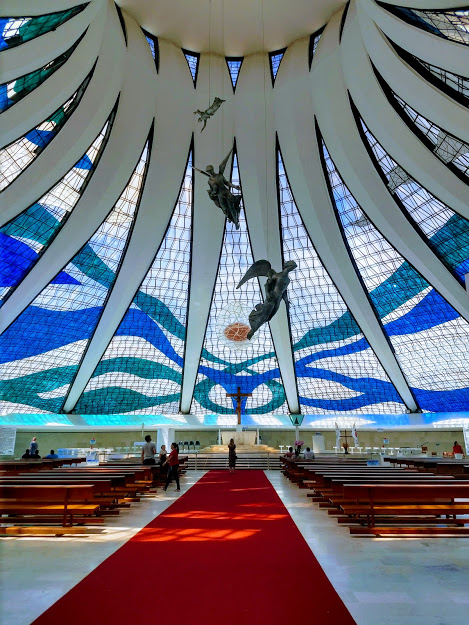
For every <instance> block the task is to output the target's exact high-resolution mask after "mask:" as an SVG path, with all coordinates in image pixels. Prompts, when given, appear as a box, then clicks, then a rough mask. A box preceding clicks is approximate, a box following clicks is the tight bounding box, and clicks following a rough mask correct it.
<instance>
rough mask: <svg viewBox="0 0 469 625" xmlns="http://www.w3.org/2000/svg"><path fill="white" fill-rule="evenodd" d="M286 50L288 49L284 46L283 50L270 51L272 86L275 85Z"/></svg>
mask: <svg viewBox="0 0 469 625" xmlns="http://www.w3.org/2000/svg"><path fill="white" fill-rule="evenodd" d="M285 51H286V48H284V49H283V50H278V51H277V52H269V60H270V72H271V74H272V86H273V85H274V83H275V79H276V78H277V74H278V69H279V67H280V63H281V62H282V59H283V56H284V54H285Z"/></svg>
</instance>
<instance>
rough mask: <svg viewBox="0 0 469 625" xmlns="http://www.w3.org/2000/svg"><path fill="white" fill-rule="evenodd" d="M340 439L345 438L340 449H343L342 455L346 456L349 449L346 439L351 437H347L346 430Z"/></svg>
mask: <svg viewBox="0 0 469 625" xmlns="http://www.w3.org/2000/svg"><path fill="white" fill-rule="evenodd" d="M340 438H345V443H344V444H343V445H342V447H343V448H344V453H346V454H348V448H349V447H350V445H349V444H348V439H349V438H353V436H349V435H348V434H347V430H344V433H343V434H342V435H341V437H340Z"/></svg>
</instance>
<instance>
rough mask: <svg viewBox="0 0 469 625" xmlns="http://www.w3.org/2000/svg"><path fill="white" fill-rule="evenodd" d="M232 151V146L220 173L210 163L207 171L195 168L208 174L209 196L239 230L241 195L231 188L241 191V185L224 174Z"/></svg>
mask: <svg viewBox="0 0 469 625" xmlns="http://www.w3.org/2000/svg"><path fill="white" fill-rule="evenodd" d="M231 152H233V148H231V150H230V151H229V152H228V154H227V155H226V157H225V158H224V159H223V160H222V162H221V163H220V165H219V166H218V174H217V173H216V172H215V168H214V167H213V165H208V166H207V167H206V168H205V171H202V170H201V169H197V167H193V169H195V170H196V171H198V172H200V173H201V174H203V175H204V176H207V178H208V186H209V187H210V189H207V193H208V196H209V198H210V199H211V200H212V201H213V203H214V204H215V206H217V207H218V208H221V210H222V211H223V213H224V214H225V216H226V218H227V219H228V221H231V223H233V224H234V225H235V226H236V229H237V230H239V213H240V212H241V207H240V204H241V195H233V194H232V193H231V191H230V188H232V189H237V190H238V191H240V190H241V187H238V185H236V184H232V183H231V182H230V181H229V180H226V178H225V176H224V175H223V174H224V172H225V167H226V164H227V163H228V159H229V158H230V155H231Z"/></svg>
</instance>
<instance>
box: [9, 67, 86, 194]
mask: <svg viewBox="0 0 469 625" xmlns="http://www.w3.org/2000/svg"><path fill="white" fill-rule="evenodd" d="M92 73H93V72H91V73H90V74H89V75H88V76H87V77H86V78H85V80H84V81H83V82H82V84H81V85H80V87H79V88H78V89H77V91H75V93H74V94H73V95H72V97H71V98H69V99H68V100H67V101H66V102H65V104H63V105H62V106H61V107H60V108H58V109H57V110H56V111H55V112H54V113H52V115H50V117H48V118H47V119H45V120H44V121H43V122H41V123H40V124H39V125H38V126H36V128H33V129H32V130H30V131H29V132H28V133H27V134H26V135H24V137H21V138H20V139H17V140H16V141H13V142H12V143H10V144H9V145H7V146H6V147H4V148H3V149H2V150H0V191H3V190H4V189H6V187H8V185H10V184H11V183H12V182H13V180H15V178H17V177H18V176H19V175H20V174H21V173H23V171H24V170H25V169H26V167H28V165H30V164H31V163H32V162H33V161H34V160H35V158H36V157H37V156H39V154H40V153H41V152H42V150H43V149H44V148H45V147H46V146H47V145H49V143H50V142H51V141H52V139H53V138H54V137H56V136H57V134H58V133H59V132H60V130H61V129H62V128H63V126H64V125H65V123H66V122H67V121H68V119H69V118H70V116H71V115H72V113H73V112H74V110H75V109H76V108H77V106H78V105H79V103H80V101H81V98H82V96H83V94H84V93H85V90H86V87H87V86H88V84H89V82H90V80H91V75H92Z"/></svg>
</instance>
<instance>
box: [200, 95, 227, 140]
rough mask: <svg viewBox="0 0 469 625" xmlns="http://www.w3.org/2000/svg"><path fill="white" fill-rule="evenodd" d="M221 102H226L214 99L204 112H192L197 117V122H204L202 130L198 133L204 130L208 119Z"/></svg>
mask: <svg viewBox="0 0 469 625" xmlns="http://www.w3.org/2000/svg"><path fill="white" fill-rule="evenodd" d="M223 102H226V100H222V99H221V98H215V100H214V101H213V102H212V104H211V105H210V106H209V107H208V109H205V111H201V110H200V109H197V110H196V111H194V115H199V119H198V120H197V121H198V122H204V125H203V126H202V130H201V131H200V132H203V131H204V130H205V126H206V125H207V121H208V120H209V119H210V117H212V115H215V113H216V112H217V111H218V109H219V108H220V106H221V105H222V104H223Z"/></svg>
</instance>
